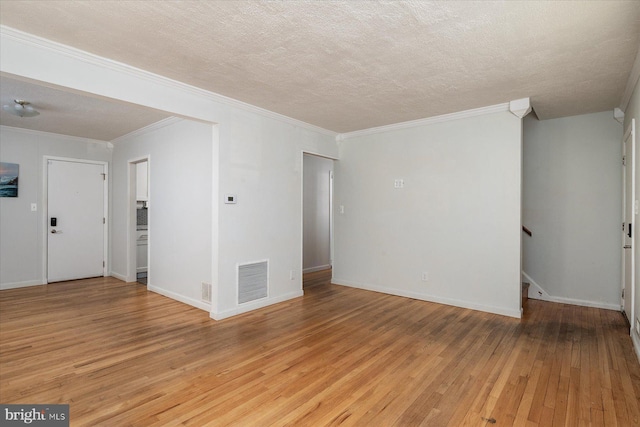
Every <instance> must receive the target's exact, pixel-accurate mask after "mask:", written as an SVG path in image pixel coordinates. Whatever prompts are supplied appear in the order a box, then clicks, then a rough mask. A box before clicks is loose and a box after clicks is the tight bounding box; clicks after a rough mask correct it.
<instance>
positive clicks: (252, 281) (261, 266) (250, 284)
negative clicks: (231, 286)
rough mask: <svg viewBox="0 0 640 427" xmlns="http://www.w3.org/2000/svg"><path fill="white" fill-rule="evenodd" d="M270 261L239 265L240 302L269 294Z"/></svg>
mask: <svg viewBox="0 0 640 427" xmlns="http://www.w3.org/2000/svg"><path fill="white" fill-rule="evenodd" d="M268 289H269V261H260V262H254V263H251V264H241V265H238V304H243V303H246V302H251V301H255V300H258V299H261V298H266V297H267V296H268Z"/></svg>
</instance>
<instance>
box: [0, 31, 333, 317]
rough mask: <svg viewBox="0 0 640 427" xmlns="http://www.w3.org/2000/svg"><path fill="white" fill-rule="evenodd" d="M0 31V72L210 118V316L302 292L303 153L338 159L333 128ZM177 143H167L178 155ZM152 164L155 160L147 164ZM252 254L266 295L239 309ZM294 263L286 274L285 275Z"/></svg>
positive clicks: (116, 264)
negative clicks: (265, 266) (265, 276)
mask: <svg viewBox="0 0 640 427" xmlns="http://www.w3.org/2000/svg"><path fill="white" fill-rule="evenodd" d="M0 37H1V39H2V40H1V41H0V43H1V44H2V49H0V71H2V72H4V73H5V74H7V75H15V76H20V78H27V79H33V80H35V81H40V82H44V83H46V84H53V85H56V86H59V87H62V88H69V89H71V90H74V91H78V92H85V93H89V94H92V95H97V96H105V97H108V98H112V99H115V100H119V101H124V102H131V103H134V104H138V105H142V106H147V107H151V108H155V109H158V110H161V111H166V112H170V113H172V114H173V115H175V116H180V117H185V118H196V119H199V120H201V121H206V122H209V123H216V124H217V127H216V128H215V129H213V131H212V135H213V138H212V139H213V142H212V147H211V149H212V157H213V158H214V159H219V161H217V162H213V164H212V165H211V168H212V171H211V176H212V189H211V190H212V197H213V200H214V201H213V206H212V210H211V216H210V220H209V222H210V223H212V229H211V234H212V236H213V238H212V240H213V241H212V245H211V258H212V263H211V270H212V281H213V295H212V297H213V301H212V304H211V316H212V317H214V318H223V317H226V316H230V315H233V314H237V313H241V312H243V311H248V310H251V309H254V308H257V307H260V306H263V305H268V304H272V303H275V302H278V301H282V300H285V299H287V298H292V297H295V296H298V295H301V294H302V279H301V270H302V153H303V151H306V152H313V153H317V154H319V155H322V156H325V157H331V158H336V157H337V154H338V150H337V146H336V143H335V134H334V133H332V132H329V131H326V130H323V129H320V128H318V127H315V126H311V125H308V124H305V123H302V122H300V121H297V120H293V119H290V118H287V117H284V116H281V115H278V114H276V113H273V112H269V111H266V110H263V109H260V108H257V107H253V106H250V105H247V104H244V103H241V102H238V101H234V100H230V99H228V98H225V97H222V96H219V95H216V94H214V93H210V92H207V91H204V90H200V89H196V88H193V87H191V86H187V85H184V84H182V83H180V82H176V81H172V80H169V79H164V78H162V77H160V76H157V75H154V74H149V73H147V72H145V71H143V70H139V69H135V68H132V67H128V66H126V65H124V64H118V63H113V62H111V61H109V60H107V59H104V58H99V57H96V56H93V55H88V54H86V53H84V52H81V51H78V50H76V49H72V48H69V47H67V46H61V45H59V44H57V43H55V42H51V41H48V40H43V39H39V38H35V37H30V36H28V35H24V34H22V33H19V34H18V33H11V34H8V33H7V32H6V31H3V32H2V33H0ZM86 76H91V78H90V79H87V78H86ZM181 143H182V142H179V144H181ZM179 144H176V145H175V150H176V155H178V156H179V154H178V151H179V150H180V145H179ZM132 154H133V153H132ZM119 162H120V164H121V162H122V159H121V160H119ZM153 162H154V158H152V159H151V162H150V165H149V166H150V168H153V167H154V166H153ZM118 185H119V188H121V184H118ZM153 185H154V184H153V182H151V186H153ZM118 191H121V190H118ZM152 192H153V190H152ZM227 193H232V194H237V196H238V203H237V204H236V205H225V204H223V202H222V196H223V195H224V194H227ZM215 199H217V203H216V201H215ZM116 205H117V203H116V200H115V196H114V209H120V208H116ZM153 207H154V205H153V200H152V201H151V207H150V208H151V209H153ZM114 214H115V211H114ZM150 221H151V220H150ZM114 226H117V227H119V230H120V231H115V230H114V231H113V241H114V246H115V245H116V244H118V245H119V246H118V247H119V248H121V247H122V245H121V243H118V242H117V239H118V238H119V237H118V236H120V233H122V228H121V227H122V225H118V224H117V222H114ZM151 226H152V225H150V227H151ZM150 233H153V231H152V230H150ZM150 245H151V246H153V237H151V241H150ZM151 250H152V251H153V248H151ZM113 256H114V264H112V267H113V269H114V271H117V270H121V269H122V264H121V262H120V261H117V259H116V258H117V256H118V255H117V254H116V250H115V249H114V252H113ZM152 256H153V253H152ZM260 259H269V261H270V289H269V297H268V298H267V299H265V300H262V301H260V302H259V303H255V304H252V303H250V304H244V305H242V306H239V305H238V304H237V298H236V294H237V284H236V267H237V264H238V263H242V262H247V261H254V260H260ZM119 262H120V264H119ZM151 269H153V265H152V266H151ZM292 270H293V271H294V275H295V276H294V280H290V279H289V274H290V271H292ZM117 272H118V273H119V272H120V271H117ZM151 274H152V277H151V278H150V279H152V278H153V274H154V273H153V271H151ZM198 280H200V279H198ZM177 286H179V285H177ZM190 286H191V285H190ZM189 289H191V288H189ZM189 292H191V291H189ZM189 295H192V294H191V293H190V294H189ZM192 302H193V301H192Z"/></svg>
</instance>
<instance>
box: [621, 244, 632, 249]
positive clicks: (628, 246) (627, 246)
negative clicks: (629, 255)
mask: <svg viewBox="0 0 640 427" xmlns="http://www.w3.org/2000/svg"><path fill="white" fill-rule="evenodd" d="M623 249H631V245H624V246H623Z"/></svg>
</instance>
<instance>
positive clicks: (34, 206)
mask: <svg viewBox="0 0 640 427" xmlns="http://www.w3.org/2000/svg"><path fill="white" fill-rule="evenodd" d="M37 210H38V204H37V203H31V212H37Z"/></svg>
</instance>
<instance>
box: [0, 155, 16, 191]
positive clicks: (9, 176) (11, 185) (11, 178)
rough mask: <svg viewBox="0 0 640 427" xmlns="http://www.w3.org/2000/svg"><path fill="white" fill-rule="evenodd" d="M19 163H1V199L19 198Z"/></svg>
mask: <svg viewBox="0 0 640 427" xmlns="http://www.w3.org/2000/svg"><path fill="white" fill-rule="evenodd" d="M19 167H20V166H19V165H18V164H17V163H5V162H0V197H18V168H19Z"/></svg>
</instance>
